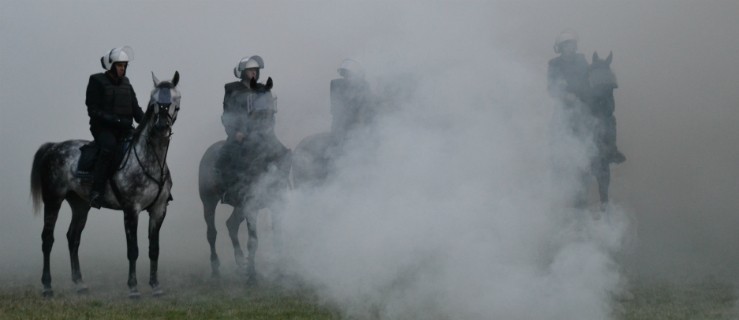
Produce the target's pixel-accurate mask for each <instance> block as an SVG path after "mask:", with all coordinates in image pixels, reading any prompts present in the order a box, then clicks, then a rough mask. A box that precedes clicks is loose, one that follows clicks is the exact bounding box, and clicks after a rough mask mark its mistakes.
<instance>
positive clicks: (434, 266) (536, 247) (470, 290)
mask: <svg viewBox="0 0 739 320" xmlns="http://www.w3.org/2000/svg"><path fill="white" fill-rule="evenodd" d="M413 22H414V23H418V24H420V26H416V27H418V28H420V29H422V28H424V27H426V26H428V25H427V24H426V23H428V21H425V20H424V19H416V20H414V21H413ZM454 34H456V33H436V34H435V35H436V37H434V39H433V42H415V43H414V45H415V46H416V47H415V48H416V49H417V50H419V51H424V52H426V55H425V56H424V57H425V58H424V59H423V61H418V60H417V59H414V60H404V59H405V58H407V57H415V54H416V53H418V52H415V50H414V49H412V48H406V47H405V46H403V49H404V50H399V51H402V52H408V51H410V53H409V54H408V56H407V57H400V58H398V57H397V56H393V57H392V58H395V59H400V61H402V62H405V63H399V64H395V66H399V65H408V66H411V67H409V68H407V69H405V70H402V69H401V70H398V69H395V70H386V69H382V68H379V67H378V68H374V69H371V70H373V71H374V74H375V75H377V74H378V73H380V74H382V73H383V72H387V73H391V74H410V75H411V76H410V77H408V78H409V79H413V81H410V83H406V84H405V85H400V88H398V89H399V90H401V91H407V92H411V96H410V97H409V99H407V100H406V101H403V103H402V104H401V105H400V106H399V108H398V110H396V111H394V112H390V113H388V114H386V115H385V116H383V117H381V118H380V120H378V122H377V123H376V125H375V126H373V127H371V128H370V129H368V130H367V131H365V132H363V134H360V135H357V136H354V137H353V140H350V142H349V147H348V149H347V150H346V153H345V154H344V156H343V157H341V158H339V159H338V160H337V163H336V166H337V173H336V175H335V176H334V177H333V179H331V180H329V182H328V183H327V184H326V185H323V186H321V187H319V188H317V189H308V190H305V189H298V190H295V191H293V192H291V193H290V194H289V196H288V202H287V204H286V208H285V211H284V212H281V213H280V214H283V215H284V216H283V217H282V218H281V219H282V220H283V222H284V233H283V234H284V236H285V240H284V241H285V248H284V250H285V253H286V257H287V258H286V263H285V265H284V266H283V268H285V269H286V270H288V271H289V272H292V273H295V274H297V275H298V276H300V277H301V278H302V279H304V280H305V281H307V282H309V283H311V284H313V285H314V286H315V287H316V288H317V289H318V290H319V292H320V293H321V294H322V295H323V296H324V297H325V298H327V299H328V300H329V301H331V302H333V303H335V304H336V305H337V306H339V307H340V308H342V310H343V311H344V312H346V313H347V314H348V315H350V316H358V317H365V316H367V315H372V314H375V315H378V316H380V317H382V318H389V319H394V318H405V317H410V318H434V316H438V317H441V318H444V317H452V318H455V319H482V318H504V319H544V318H546V319H606V318H609V316H610V305H609V304H610V301H611V300H610V299H611V296H610V294H612V293H614V292H617V291H618V290H619V288H620V287H619V286H620V285H621V276H620V274H619V272H618V268H617V267H616V265H615V264H614V261H613V258H612V254H613V253H615V252H617V251H618V250H619V249H620V247H621V237H622V234H623V233H624V231H625V230H626V229H625V228H626V227H627V225H626V223H625V221H624V220H623V219H620V218H619V217H621V215H622V214H623V212H620V211H618V210H613V211H612V212H611V215H612V216H609V219H601V220H592V218H591V215H589V214H588V213H587V212H579V211H575V210H572V209H569V210H568V209H567V205H568V204H569V200H570V197H571V196H572V194H573V192H574V190H575V187H576V186H575V185H574V183H575V179H570V180H567V179H566V177H564V176H561V175H558V174H552V172H551V170H550V169H549V161H550V159H551V158H552V154H551V153H552V152H553V149H552V148H551V146H550V141H551V139H550V138H551V137H548V135H549V134H550V133H551V132H552V131H550V130H548V127H549V122H550V118H551V112H550V111H549V108H551V106H550V105H548V104H547V103H548V102H549V100H548V99H547V98H546V97H545V93H544V90H542V89H541V88H536V87H535V86H533V85H532V83H539V82H537V81H534V80H533V79H534V77H538V76H539V75H537V74H535V73H533V72H532V71H531V70H528V69H527V68H525V67H524V66H523V65H521V64H519V63H518V62H517V61H516V60H515V59H512V58H511V57H507V56H505V55H504V54H502V53H501V52H499V51H498V50H496V49H495V47H494V46H492V45H490V44H489V43H486V42H472V43H470V42H469V40H470V38H463V39H460V38H455V37H451V36H450V35H454ZM406 36H407V35H406ZM394 45H399V44H396V43H390V44H388V46H389V47H390V48H391V49H393V46H394ZM445 46H449V47H452V48H457V49H458V50H460V51H467V50H466V49H472V50H469V52H474V54H472V55H467V56H466V57H465V58H464V59H456V60H455V59H453V58H454V57H453V56H450V55H449V52H447V51H445V50H442V49H443V47H445ZM419 47H421V48H420V49H419ZM405 49H408V51H406V50H405ZM374 58H375V59H379V60H380V61H376V62H374V65H377V66H379V65H383V64H385V62H386V60H383V59H387V58H390V57H385V56H379V57H377V56H376V57H374ZM443 61H453V62H452V63H449V64H445V63H441V62H443ZM412 62H415V63H412ZM375 84H376V85H382V83H381V82H379V81H375ZM392 85H399V84H397V83H393V84H392ZM379 91H383V90H379ZM532 92H534V93H532ZM560 133H561V132H560ZM570 140H571V142H570V143H567V144H561V145H558V147H559V148H560V149H558V150H557V151H556V152H557V153H558V154H562V155H569V156H568V159H569V160H571V163H570V165H571V166H574V167H578V166H584V164H585V163H587V161H586V159H587V158H586V157H587V154H588V152H587V150H588V145H587V144H584V143H580V141H581V140H582V139H575V138H574V137H570ZM563 180H564V182H563Z"/></svg>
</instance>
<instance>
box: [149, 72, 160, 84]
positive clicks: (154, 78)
mask: <svg viewBox="0 0 739 320" xmlns="http://www.w3.org/2000/svg"><path fill="white" fill-rule="evenodd" d="M151 79H152V80H154V86H155V87H156V86H158V85H159V79H157V76H155V75H154V71H152V72H151Z"/></svg>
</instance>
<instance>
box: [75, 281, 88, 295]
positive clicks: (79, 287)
mask: <svg viewBox="0 0 739 320" xmlns="http://www.w3.org/2000/svg"><path fill="white" fill-rule="evenodd" d="M76 290H77V293H78V294H86V293H88V292H90V288H88V287H87V285H86V284H84V283H82V282H80V283H78V284H77V289H76Z"/></svg>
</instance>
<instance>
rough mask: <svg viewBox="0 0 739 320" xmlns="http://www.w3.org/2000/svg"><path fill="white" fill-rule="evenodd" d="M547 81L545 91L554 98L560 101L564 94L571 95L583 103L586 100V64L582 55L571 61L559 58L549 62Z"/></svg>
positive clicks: (587, 87)
mask: <svg viewBox="0 0 739 320" xmlns="http://www.w3.org/2000/svg"><path fill="white" fill-rule="evenodd" d="M547 80H548V86H547V89H548V90H549V94H550V95H551V96H552V97H554V98H557V99H561V98H563V97H564V96H565V94H567V93H573V94H574V95H575V96H577V97H578V98H579V99H580V100H581V101H583V102H586V101H587V100H588V91H589V90H588V89H589V87H590V85H589V84H588V62H587V60H585V55H583V54H582V53H578V54H576V55H575V56H574V57H573V58H572V59H565V58H563V57H562V56H559V57H556V58H554V59H552V60H549V69H548V70H547Z"/></svg>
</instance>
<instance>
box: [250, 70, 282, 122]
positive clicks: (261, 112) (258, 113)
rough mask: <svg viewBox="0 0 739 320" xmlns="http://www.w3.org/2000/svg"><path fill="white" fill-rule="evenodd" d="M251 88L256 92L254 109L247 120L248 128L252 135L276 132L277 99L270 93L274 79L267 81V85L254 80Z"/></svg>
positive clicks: (253, 103)
mask: <svg viewBox="0 0 739 320" xmlns="http://www.w3.org/2000/svg"><path fill="white" fill-rule="evenodd" d="M250 87H251V88H253V89H254V90H255V91H256V94H255V95H254V100H252V108H251V111H250V112H249V115H248V118H247V120H248V121H249V124H248V128H249V129H250V130H252V133H257V134H264V133H269V132H272V130H274V126H275V113H276V112H277V110H276V109H275V100H277V98H275V97H274V96H273V95H272V92H271V91H270V90H271V89H272V78H269V79H267V83H266V84H258V83H256V80H255V79H252V81H251V83H250Z"/></svg>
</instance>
